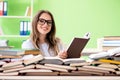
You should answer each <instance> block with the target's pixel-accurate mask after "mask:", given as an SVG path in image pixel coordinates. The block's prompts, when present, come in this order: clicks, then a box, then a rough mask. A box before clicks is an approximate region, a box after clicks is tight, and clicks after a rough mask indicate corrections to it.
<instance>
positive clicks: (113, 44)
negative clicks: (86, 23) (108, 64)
mask: <svg viewBox="0 0 120 80" xmlns="http://www.w3.org/2000/svg"><path fill="white" fill-rule="evenodd" d="M117 47H120V36H104V39H103V43H102V48H103V50H104V51H106V50H109V49H112V48H117Z"/></svg>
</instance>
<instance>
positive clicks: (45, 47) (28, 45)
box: [22, 39, 65, 57]
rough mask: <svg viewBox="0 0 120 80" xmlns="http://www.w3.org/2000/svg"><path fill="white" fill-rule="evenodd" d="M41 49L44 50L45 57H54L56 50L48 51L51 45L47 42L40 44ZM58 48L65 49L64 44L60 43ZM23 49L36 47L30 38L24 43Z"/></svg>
mask: <svg viewBox="0 0 120 80" xmlns="http://www.w3.org/2000/svg"><path fill="white" fill-rule="evenodd" d="M39 48H40V51H41V52H42V55H43V56H45V57H53V56H55V55H54V51H52V50H50V51H48V48H49V45H48V44H47V43H43V44H39ZM58 48H59V50H60V51H63V50H64V49H65V48H64V45H63V44H62V43H58ZM22 49H36V48H35V47H34V45H33V44H32V41H31V40H30V39H27V40H26V41H24V42H23V44H22Z"/></svg>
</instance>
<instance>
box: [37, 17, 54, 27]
mask: <svg viewBox="0 0 120 80" xmlns="http://www.w3.org/2000/svg"><path fill="white" fill-rule="evenodd" d="M38 23H39V24H40V25H44V24H45V23H47V25H48V26H52V20H45V19H43V18H39V19H38Z"/></svg>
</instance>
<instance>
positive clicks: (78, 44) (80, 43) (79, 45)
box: [67, 37, 90, 58]
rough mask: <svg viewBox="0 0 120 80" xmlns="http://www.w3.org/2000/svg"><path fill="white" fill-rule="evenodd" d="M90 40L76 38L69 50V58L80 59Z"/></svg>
mask: <svg viewBox="0 0 120 80" xmlns="http://www.w3.org/2000/svg"><path fill="white" fill-rule="evenodd" d="M89 39H90V38H76V37H75V38H74V39H73V41H72V42H71V44H70V46H69V47H68V49H67V53H68V58H80V56H81V52H82V50H83V49H84V47H85V46H86V44H87V42H88V41H89Z"/></svg>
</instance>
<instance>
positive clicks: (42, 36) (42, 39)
mask: <svg viewBox="0 0 120 80" xmlns="http://www.w3.org/2000/svg"><path fill="white" fill-rule="evenodd" d="M39 40H40V43H41V44H42V43H45V42H46V35H41V36H40V38H39Z"/></svg>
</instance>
